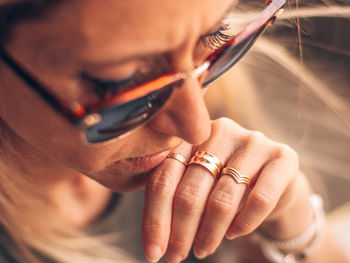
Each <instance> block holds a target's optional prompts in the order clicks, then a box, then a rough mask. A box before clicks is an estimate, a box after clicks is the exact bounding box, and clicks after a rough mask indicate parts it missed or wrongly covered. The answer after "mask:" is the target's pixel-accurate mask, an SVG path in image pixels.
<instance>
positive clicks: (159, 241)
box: [142, 142, 192, 262]
mask: <svg viewBox="0 0 350 263" xmlns="http://www.w3.org/2000/svg"><path fill="white" fill-rule="evenodd" d="M191 150H192V146H191V145H190V144H188V143H186V142H184V143H182V144H181V145H180V146H179V147H177V148H176V149H175V150H174V151H173V153H176V154H180V155H182V156H183V157H184V158H185V159H186V160H189V159H190V156H191ZM185 170H186V165H184V164H183V163H182V162H181V161H179V160H176V156H175V158H166V159H165V160H164V161H163V163H162V164H160V165H159V166H158V167H157V168H156V169H155V170H154V172H153V173H152V174H151V176H150V179H149V180H148V182H147V185H146V189H145V198H144V207H143V218H142V237H143V246H144V251H145V255H146V257H147V258H148V260H150V261H151V262H155V261H157V260H159V259H160V258H161V257H162V256H163V254H164V253H165V251H166V249H167V244H168V241H169V236H170V226H171V218H172V206H173V198H174V195H175V192H176V188H177V186H178V184H179V182H180V180H181V178H182V176H183V174H184V172H185Z"/></svg>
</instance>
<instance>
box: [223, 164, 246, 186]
mask: <svg viewBox="0 0 350 263" xmlns="http://www.w3.org/2000/svg"><path fill="white" fill-rule="evenodd" d="M221 175H228V176H231V177H232V179H233V180H234V181H235V182H236V183H237V184H246V185H248V186H249V185H250V178H249V177H247V176H242V175H241V174H240V173H239V172H238V171H237V170H236V169H235V168H232V167H225V168H224V169H222V171H221Z"/></svg>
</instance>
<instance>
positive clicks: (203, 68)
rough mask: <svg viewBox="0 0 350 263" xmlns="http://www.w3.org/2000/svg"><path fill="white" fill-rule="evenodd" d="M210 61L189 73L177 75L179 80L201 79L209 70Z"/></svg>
mask: <svg viewBox="0 0 350 263" xmlns="http://www.w3.org/2000/svg"><path fill="white" fill-rule="evenodd" d="M209 66H210V61H205V62H204V63H203V64H202V65H200V66H198V67H196V68H195V69H194V70H192V71H190V72H183V73H179V79H182V80H185V79H188V78H192V79H197V78H199V77H201V76H202V75H203V74H204V73H205V72H206V71H207V70H208V68H209Z"/></svg>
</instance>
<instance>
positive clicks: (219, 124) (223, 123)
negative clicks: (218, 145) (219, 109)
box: [212, 117, 234, 134]
mask: <svg viewBox="0 0 350 263" xmlns="http://www.w3.org/2000/svg"><path fill="white" fill-rule="evenodd" d="M233 124H234V122H233V121H232V120H230V119H228V118H224V117H222V118H219V119H216V120H215V121H213V123H212V130H213V133H215V134H227V133H228V132H230V131H231V130H232V127H233Z"/></svg>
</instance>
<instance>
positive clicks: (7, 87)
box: [0, 0, 233, 191]
mask: <svg viewBox="0 0 350 263" xmlns="http://www.w3.org/2000/svg"><path fill="white" fill-rule="evenodd" d="M232 2H233V1H232V0H206V1H203V0H177V1H160V0H128V1H122V0H120V1H118V0H104V1H101V0H74V1H62V2H61V3H59V4H56V5H54V6H52V8H51V9H50V10H48V11H47V12H46V13H45V15H44V16H42V17H40V18H39V19H36V20H31V21H25V22H22V23H19V24H17V25H16V26H15V27H14V28H13V30H12V34H11V38H10V41H9V42H8V43H7V45H6V50H7V51H8V52H9V53H10V54H11V55H12V56H13V57H14V58H15V59H16V60H17V61H19V62H20V63H21V65H22V66H23V67H25V68H26V70H28V71H29V72H30V73H31V74H32V75H34V76H35V77H36V78H37V79H38V80H40V82H42V83H44V84H45V86H46V87H47V89H49V90H50V91H51V92H53V93H54V94H56V95H57V96H58V97H59V98H61V99H62V100H65V101H69V102H70V101H79V102H83V103H86V102H89V100H91V99H92V98H94V99H96V95H95V94H94V91H93V89H92V88H91V85H89V83H87V81H86V80H84V79H83V78H82V77H81V73H82V72H83V73H85V74H88V75H89V76H93V77H95V78H99V79H103V80H109V79H117V80H123V79H127V78H128V77H130V76H132V75H133V74H134V73H135V72H136V71H138V70H139V67H141V66H142V67H147V66H148V67H153V69H154V70H157V71H164V73H166V72H168V71H169V70H170V71H173V72H177V71H179V72H180V71H181V72H182V71H189V70H192V69H193V68H194V67H195V66H196V65H197V64H198V63H200V62H201V61H196V59H195V58H196V55H195V54H196V51H197V50H198V49H199V48H200V47H199V46H200V45H201V41H199V39H200V37H201V36H203V35H205V34H208V33H211V32H214V31H216V30H217V28H218V27H219V25H220V20H221V19H222V16H223V15H224V14H225V12H226V11H227V9H228V8H230V7H231V6H232ZM158 60H162V61H166V67H165V68H166V69H165V68H164V69H162V68H154V66H150V65H153V64H156V63H155V62H154V61H158ZM152 63H153V64H152ZM0 67H1V70H0V81H1V90H0V116H1V118H3V119H4V120H5V121H6V123H7V124H8V125H9V126H10V127H11V128H12V129H13V130H14V131H15V132H16V133H17V135H18V136H20V137H21V138H22V139H23V141H24V142H25V143H27V144H29V145H31V146H32V147H34V148H35V149H37V150H39V151H40V152H41V153H42V154H43V156H44V157H43V158H44V159H45V158H46V159H47V160H50V163H51V162H55V163H56V165H59V166H60V167H66V168H68V169H72V170H74V171H78V172H80V173H83V174H86V175H88V176H89V177H91V178H93V179H95V180H97V181H98V182H100V183H102V184H104V185H106V186H107V187H109V188H111V189H113V190H116V191H129V190H133V189H135V188H137V187H140V186H142V185H143V184H144V183H145V181H146V180H147V171H149V170H151V169H152V168H154V167H155V166H156V165H158V164H159V163H160V162H161V161H162V160H163V159H164V158H165V157H166V155H167V154H168V152H169V151H170V150H171V149H173V148H174V147H176V146H177V145H179V144H180V143H181V142H182V141H183V140H186V141H188V142H190V143H192V144H199V143H201V142H203V141H204V140H205V139H206V138H207V137H208V136H209V134H210V122H209V115H208V112H207V110H206V107H205V104H204V101H203V89H202V88H201V87H200V84H199V82H198V81H197V80H194V79H190V80H187V81H186V82H185V83H184V85H183V86H182V87H181V88H179V89H175V91H174V92H173V94H172V95H171V97H170V99H169V101H168V102H167V103H166V104H165V106H164V107H163V109H162V110H161V111H160V112H159V113H158V114H157V115H156V116H155V117H154V118H153V119H152V120H151V121H149V122H148V123H147V124H146V125H143V126H142V127H140V128H138V129H136V130H135V131H133V132H132V133H131V134H129V135H128V136H127V137H125V138H123V139H121V140H117V141H114V142H111V143H109V144H105V145H97V146H96V145H95V146H91V145H87V144H85V143H84V142H83V141H82V140H81V133H80V130H79V129H78V128H76V127H74V126H72V125H71V124H70V123H69V122H67V121H66V120H65V119H64V118H62V116H61V115H59V114H58V113H57V112H55V111H54V110H53V109H52V108H51V107H50V106H49V105H48V104H47V103H46V102H45V101H43V100H42V99H41V98H39V97H38V96H37V94H35V93H34V92H33V91H32V90H31V89H30V88H29V87H28V86H27V84H25V83H23V82H22V81H21V80H20V79H19V78H18V76H16V75H15V74H14V73H13V72H11V71H10V70H9V69H8V68H7V67H6V66H4V65H3V64H1V65H0ZM162 67H163V66H162ZM43 165H45V164H43Z"/></svg>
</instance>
